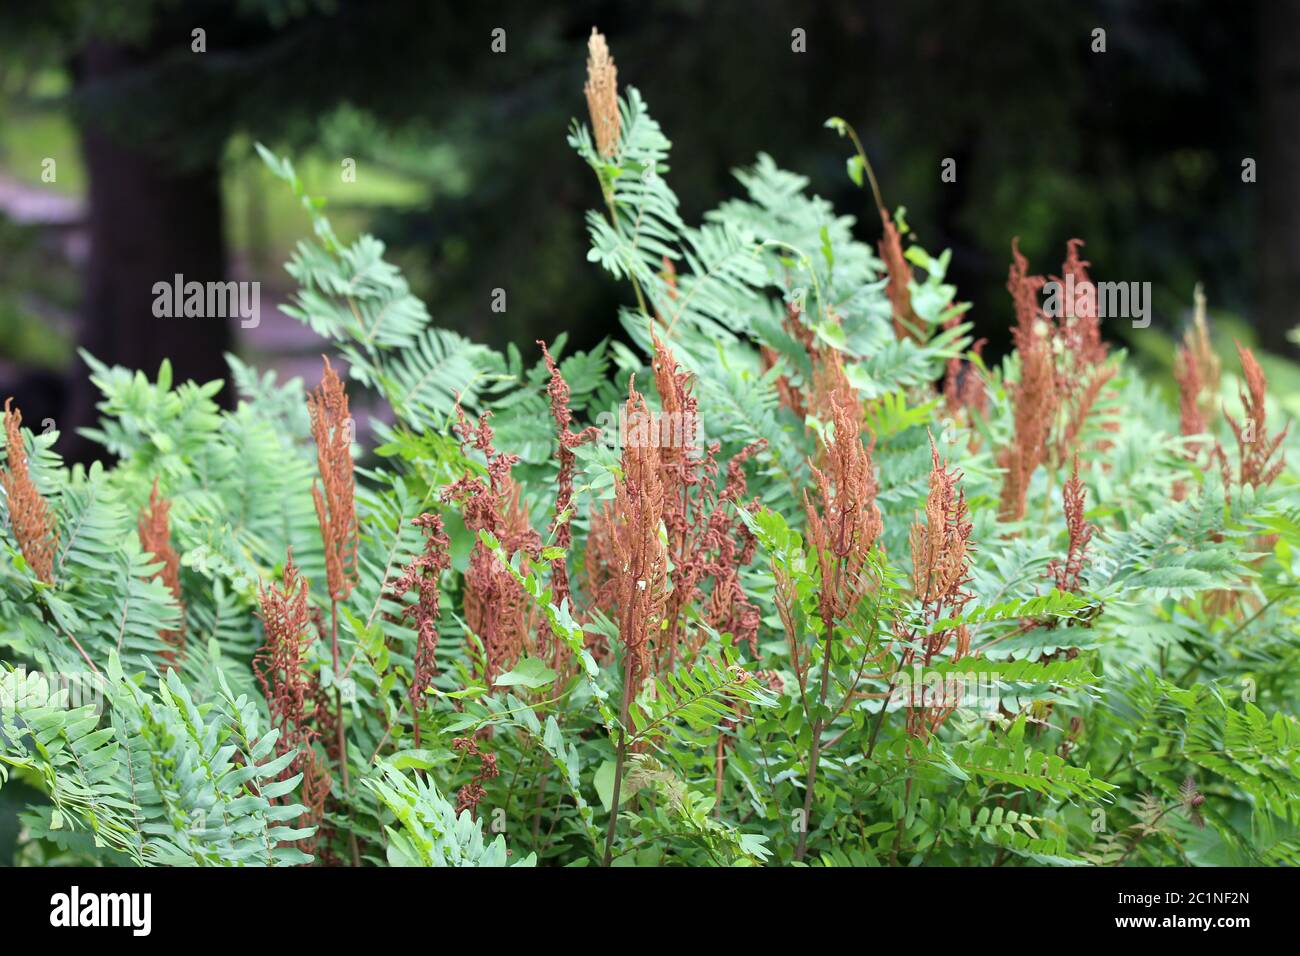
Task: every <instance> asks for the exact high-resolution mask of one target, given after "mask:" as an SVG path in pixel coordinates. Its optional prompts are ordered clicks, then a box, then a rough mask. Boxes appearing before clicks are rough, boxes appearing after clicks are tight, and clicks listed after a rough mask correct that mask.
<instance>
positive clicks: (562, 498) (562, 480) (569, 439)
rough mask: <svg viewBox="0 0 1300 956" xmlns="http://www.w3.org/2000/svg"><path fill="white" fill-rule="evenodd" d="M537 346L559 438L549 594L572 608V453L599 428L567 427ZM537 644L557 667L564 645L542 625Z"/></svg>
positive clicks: (549, 363)
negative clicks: (556, 552) (555, 550)
mask: <svg viewBox="0 0 1300 956" xmlns="http://www.w3.org/2000/svg"><path fill="white" fill-rule="evenodd" d="M537 344H538V345H540V346H541V347H542V357H543V358H544V359H545V360H546V367H547V369H548V370H549V371H550V373H551V380H550V383H549V384H548V385H547V386H546V392H547V394H548V395H549V396H550V399H551V417H552V418H554V419H555V428H556V433H557V435H558V436H559V448H558V450H557V451H556V453H555V457H556V458H557V459H559V462H560V468H559V471H558V472H556V475H555V517H554V518H552V519H551V534H552V535H553V536H554V541H555V546H556V547H557V548H562V549H564V551H565V552H566V554H565V555H562V556H560V557H558V558H556V559H555V560H554V561H552V562H551V591H552V593H553V595H554V600H555V603H556V604H557V605H563V604H564V602H565V601H568V602H569V604H570V605H572V604H573V596H572V593H571V590H570V587H569V566H568V556H567V552H568V550H569V545H570V544H571V543H572V541H573V532H572V525H571V521H572V518H573V471H574V467H575V465H576V462H577V456H576V455H575V454H574V451H573V450H574V449H575V448H577V447H578V446H579V445H583V444H585V443H587V442H589V441H594V440H595V439H597V438H598V437H600V429H599V428H596V427H595V426H591V427H588V428H584V429H583V430H582V431H580V432H574V431H573V429H572V428H571V427H570V426H571V425H572V423H573V412H572V410H571V409H570V408H569V383H568V382H566V381H565V380H564V376H563V375H561V374H560V369H559V366H557V365H556V364H555V360H554V359H553V358H551V353H550V351H548V350H547V348H546V343H545V342H543V341H540V340H539V341H538V343H537ZM538 645H539V651H540V652H541V653H542V654H544V655H549V656H550V657H551V658H552V660H553V662H554V663H555V664H557V665H558V663H559V658H560V654H561V649H562V648H563V647H564V644H563V642H562V641H557V640H554V639H553V638H552V636H551V634H550V629H549V627H547V626H545V625H544V626H543V627H542V629H541V631H540V632H539V634H538Z"/></svg>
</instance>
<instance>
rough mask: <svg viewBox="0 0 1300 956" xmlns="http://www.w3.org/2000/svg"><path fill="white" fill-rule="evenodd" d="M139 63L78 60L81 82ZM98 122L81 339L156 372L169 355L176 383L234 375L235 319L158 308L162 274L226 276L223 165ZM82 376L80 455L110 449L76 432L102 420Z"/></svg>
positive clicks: (90, 156) (120, 55) (114, 50)
mask: <svg viewBox="0 0 1300 956" xmlns="http://www.w3.org/2000/svg"><path fill="white" fill-rule="evenodd" d="M133 61H134V55H133V54H131V53H130V52H128V51H125V50H123V49H122V48H119V47H115V46H106V45H102V44H94V43H92V44H90V45H89V46H88V47H87V48H86V49H85V50H84V51H83V53H82V55H81V57H80V58H79V63H78V64H77V74H78V81H79V85H84V86H90V85H93V84H95V83H102V82H112V80H113V78H114V77H115V75H117V74H120V73H123V72H125V71H128V70H130V69H131V67H132V63H133ZM94 121H95V117H93V116H90V117H87V118H86V119H85V120H83V121H82V122H81V124H80V132H81V147H82V153H83V156H84V160H85V164H86V172H87V178H88V206H89V210H88V226H89V235H90V256H89V262H88V265H87V269H86V278H85V283H84V301H83V304H82V328H81V335H80V343H79V344H80V346H81V347H82V348H84V349H86V350H88V351H89V352H90V353H91V354H92V355H94V356H95V357H96V358H98V359H99V360H101V361H103V362H106V363H108V364H109V365H115V364H116V365H124V366H126V367H127V368H131V369H139V370H141V371H143V372H145V374H147V375H148V376H150V377H151V378H152V377H154V376H155V375H156V374H157V371H158V365H159V363H160V362H161V361H162V360H163V359H164V358H168V359H170V360H171V363H172V368H173V372H174V380H176V381H184V380H186V379H194V380H195V381H198V382H206V381H210V380H212V379H216V378H225V377H226V374H227V368H226V364H225V361H224V359H223V358H222V353H223V352H226V351H228V350H230V348H231V346H232V337H231V331H230V327H229V322H228V320H227V319H224V318H219V317H208V318H192V317H191V318H184V317H174V318H156V317H155V316H154V314H153V305H154V298H155V296H154V292H153V287H154V283H156V282H166V283H168V284H169V285H170V284H171V283H172V282H173V280H174V277H175V276H176V275H177V274H178V273H179V274H181V275H183V276H184V277H185V278H184V281H187V282H188V281H198V282H209V281H221V280H224V279H225V278H226V256H225V246H224V241H223V234H222V206H221V178H220V169H219V167H218V165H217V163H216V162H215V161H213V162H212V163H210V164H208V165H204V166H201V167H199V168H190V169H186V170H184V171H178V170H177V169H176V168H175V165H174V164H173V163H172V162H170V161H169V157H168V152H169V150H168V148H167V144H166V143H142V142H122V141H119V140H118V139H115V138H114V137H113V136H112V135H111V133H110V132H108V131H105V130H102V129H99V128H98V127H97V126H96V125H95V123H94ZM73 382H74V384H73V387H72V389H71V392H70V399H69V408H68V409H67V411H66V412H65V415H64V418H65V421H61V422H59V428H60V431H61V432H62V433H63V436H64V438H65V439H66V442H67V444H66V446H64V443H63V442H62V441H61V442H60V445H61V446H62V447H61V449H60V450H61V451H63V453H64V454H65V455H67V456H68V457H69V458H72V459H75V460H80V461H86V460H89V459H92V458H97V457H102V456H103V454H104V452H103V450H102V449H100V448H99V447H98V446H97V445H94V444H92V443H89V442H87V441H86V440H84V439H81V438H80V437H79V436H77V435H75V433H74V429H76V428H81V427H85V426H87V425H91V424H93V423H94V422H95V421H96V418H97V415H98V413H97V412H96V411H95V408H94V405H95V402H96V401H98V400H99V392H98V390H97V389H95V388H94V386H93V385H91V384H90V382H89V381H88V379H87V377H86V374H85V369H84V367H82V366H81V364H80V363H78V365H77V368H76V370H75V371H74V373H73ZM223 399H224V400H225V401H226V402H227V403H228V402H229V390H224V391H223V393H222V394H221V395H219V396H218V400H219V401H220V400H223Z"/></svg>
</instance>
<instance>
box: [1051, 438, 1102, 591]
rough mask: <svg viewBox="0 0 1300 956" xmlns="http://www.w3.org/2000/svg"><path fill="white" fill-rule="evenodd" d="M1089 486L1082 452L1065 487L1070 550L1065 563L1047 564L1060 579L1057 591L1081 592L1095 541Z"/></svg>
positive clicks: (1054, 578)
mask: <svg viewBox="0 0 1300 956" xmlns="http://www.w3.org/2000/svg"><path fill="white" fill-rule="evenodd" d="M1086 497H1087V489H1086V488H1085V487H1084V484H1083V481H1082V480H1081V479H1080V478H1079V455H1078V453H1077V452H1076V453H1075V455H1074V472H1073V473H1072V474H1071V475H1070V478H1069V479H1068V480H1067V481H1066V482H1065V487H1064V488H1062V490H1061V498H1062V503H1063V506H1064V509H1065V528H1066V531H1067V533H1068V534H1069V540H1070V545H1069V550H1068V551H1067V552H1066V556H1065V563H1064V564H1062V563H1061V562H1059V561H1057V560H1055V559H1053V560H1052V561H1050V562H1049V563H1048V565H1047V573H1048V574H1050V575H1051V576H1052V578H1053V580H1054V581H1055V582H1056V587H1057V590H1060V591H1069V592H1071V593H1074V594H1078V593H1080V590H1081V583H1080V580H1079V577H1080V575H1081V574H1082V573H1083V566H1084V563H1085V562H1086V561H1087V558H1088V542H1090V541H1091V540H1092V524H1091V523H1090V522H1089V521H1088V519H1087V518H1085V517H1084V515H1083V512H1084V504H1085V499H1086Z"/></svg>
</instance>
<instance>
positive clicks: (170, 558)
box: [137, 478, 185, 667]
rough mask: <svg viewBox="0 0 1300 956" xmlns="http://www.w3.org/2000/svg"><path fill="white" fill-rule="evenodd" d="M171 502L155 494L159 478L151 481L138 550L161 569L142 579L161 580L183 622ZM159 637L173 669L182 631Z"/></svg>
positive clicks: (179, 653)
mask: <svg viewBox="0 0 1300 956" xmlns="http://www.w3.org/2000/svg"><path fill="white" fill-rule="evenodd" d="M170 510H171V502H170V501H168V500H167V499H166V498H163V497H161V496H160V495H159V494H158V479H157V478H155V479H154V480H153V489H152V490H151V491H150V492H149V503H148V504H147V505H145V506H144V507H143V508H141V509H140V516H139V520H138V522H137V525H138V528H139V534H140V547H141V548H143V549H144V550H145V551H146V552H148V553H149V554H151V555H153V558H154V560H155V561H159V562H161V563H162V567H161V568H159V569H158V570H157V571H155V572H154V573H153V574H152V575H151V576H150V577H148V578H146V579H145V580H148V581H153V580H161V581H162V582H163V584H164V585H166V587H167V590H168V591H170V592H171V595H172V597H173V598H175V599H176V603H177V605H180V607H181V614H182V620H184V605H183V604H182V603H181V556H180V555H179V554H177V553H176V549H175V548H174V547H173V546H172V542H171V529H170V525H169V523H168V520H167V515H168V512H169V511H170ZM158 636H159V637H160V638H162V640H163V643H165V644H166V645H167V646H168V649H167V650H165V651H163V652H162V658H163V661H164V662H165V666H166V667H176V666H178V664H179V663H180V661H181V659H183V658H184V656H185V630H184V626H183V625H182V627H181V629H179V630H175V631H160V632H159V633H158Z"/></svg>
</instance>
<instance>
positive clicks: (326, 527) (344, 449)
mask: <svg viewBox="0 0 1300 956" xmlns="http://www.w3.org/2000/svg"><path fill="white" fill-rule="evenodd" d="M307 410H308V412H310V414H311V434H312V437H313V438H315V439H316V462H317V465H318V466H319V469H320V479H321V484H322V485H323V486H324V489H325V490H324V494H322V493H321V489H320V488H318V487H317V486H316V485H315V484H313V485H312V489H311V494H312V498H313V499H314V500H315V502H316V517H317V520H318V521H319V522H320V533H321V540H322V541H323V542H324V545H325V575H326V580H327V582H328V584H329V594H330V600H332V601H345V600H347V598H348V595H349V594H351V593H352V587H353V585H354V584H355V583H356V561H357V510H356V504H355V502H354V501H353V494H354V491H355V483H354V479H353V476H352V424H351V422H352V419H351V416H350V415H349V414H348V394H347V392H346V391H345V390H344V388H343V382H342V381H341V380H340V379H339V377H338V375H337V373H335V371H334V369H333V367H332V366H331V365H330V361H329V359H328V358H327V359H325V372H324V375H323V376H322V377H321V382H320V386H319V387H318V388H317V389H316V390H315V391H313V392H311V393H310V394H308V396H307Z"/></svg>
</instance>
